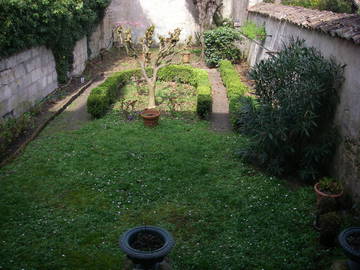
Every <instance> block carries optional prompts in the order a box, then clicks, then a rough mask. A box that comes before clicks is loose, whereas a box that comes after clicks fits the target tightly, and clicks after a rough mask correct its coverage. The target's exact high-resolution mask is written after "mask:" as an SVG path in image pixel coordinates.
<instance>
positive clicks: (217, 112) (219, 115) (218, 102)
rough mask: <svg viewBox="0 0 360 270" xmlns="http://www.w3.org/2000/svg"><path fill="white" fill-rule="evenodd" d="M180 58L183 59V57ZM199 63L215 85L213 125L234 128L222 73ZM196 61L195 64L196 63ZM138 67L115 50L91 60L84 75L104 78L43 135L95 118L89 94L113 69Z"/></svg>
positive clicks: (78, 125)
mask: <svg viewBox="0 0 360 270" xmlns="http://www.w3.org/2000/svg"><path fill="white" fill-rule="evenodd" d="M179 61H180V60H179ZM194 62H195V63H196V62H197V63H198V65H200V66H199V68H203V69H206V70H207V71H208V72H209V79H210V82H211V84H212V88H213V107H212V110H213V113H212V116H211V122H212V128H213V129H214V130H215V131H219V132H228V131H231V125H230V121H229V103H228V99H227V93H226V88H225V87H224V85H223V83H222V80H221V77H220V74H219V72H218V71H217V70H216V69H207V68H206V67H205V66H204V65H202V64H200V63H199V62H198V58H195V59H194ZM195 63H192V66H196V64H195ZM134 67H136V62H135V61H134V60H133V59H131V58H128V57H124V56H123V55H117V53H116V52H115V53H114V52H109V53H107V54H105V55H103V56H101V57H99V58H98V59H95V60H93V61H91V62H90V63H89V64H88V68H87V70H86V71H85V75H84V76H88V77H96V76H97V77H98V78H99V76H100V74H103V75H104V76H102V78H101V79H98V80H96V81H95V82H94V83H93V84H92V85H91V86H90V87H89V88H87V89H86V90H85V92H84V93H82V94H81V95H80V96H79V97H78V98H77V99H76V100H75V101H74V102H73V103H72V104H71V105H69V106H68V107H67V108H66V110H65V111H64V112H63V113H61V115H59V116H58V117H56V118H55V119H54V120H53V121H52V122H51V123H50V124H49V125H48V126H47V127H46V129H45V130H44V131H43V132H42V133H41V135H40V137H41V136H48V135H51V134H54V133H57V132H62V131H71V130H76V129H79V128H80V127H81V126H83V125H84V124H85V123H87V122H89V121H91V116H90V115H89V114H88V112H87V106H86V103H87V98H88V96H89V94H90V92H91V90H92V89H93V88H95V87H97V86H98V85H99V84H101V83H102V82H104V80H105V79H106V77H107V76H109V75H111V74H112V73H113V72H116V71H121V70H125V69H129V68H134ZM58 106H60V105H57V104H55V105H54V106H53V107H52V108H50V109H49V111H50V112H55V111H57V110H58V109H59V108H58Z"/></svg>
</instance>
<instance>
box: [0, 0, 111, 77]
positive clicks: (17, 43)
mask: <svg viewBox="0 0 360 270" xmlns="http://www.w3.org/2000/svg"><path fill="white" fill-rule="evenodd" d="M109 3H110V0H61V1H60V0H0V58H4V57H8V56H10V55H12V54H14V53H17V52H19V51H21V50H24V49H28V48H31V47H33V46H38V45H46V46H47V47H48V48H50V49H51V50H52V52H53V53H54V57H55V60H56V70H57V72H58V78H59V82H65V81H66V80H67V76H66V74H67V72H68V71H69V70H70V68H71V65H72V60H73V59H72V50H73V48H74V46H75V43H76V41H77V40H79V39H81V38H82V37H83V36H84V35H88V34H89V33H91V31H92V29H93V28H94V27H95V25H96V24H97V23H98V22H99V21H100V20H101V19H102V17H103V16H104V13H105V9H106V7H107V6H108V4H109Z"/></svg>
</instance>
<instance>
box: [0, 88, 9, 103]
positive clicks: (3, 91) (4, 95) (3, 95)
mask: <svg viewBox="0 0 360 270" xmlns="http://www.w3.org/2000/svg"><path fill="white" fill-rule="evenodd" d="M10 97H11V88H10V86H9V85H4V86H2V87H1V86H0V100H4V99H9V98H10Z"/></svg>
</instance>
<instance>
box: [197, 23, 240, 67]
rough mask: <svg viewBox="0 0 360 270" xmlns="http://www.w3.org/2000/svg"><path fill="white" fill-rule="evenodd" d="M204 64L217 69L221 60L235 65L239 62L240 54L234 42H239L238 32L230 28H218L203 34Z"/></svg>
mask: <svg viewBox="0 0 360 270" xmlns="http://www.w3.org/2000/svg"><path fill="white" fill-rule="evenodd" d="M204 40H205V62H206V64H207V65H208V66H209V67H217V66H218V65H219V62H220V61H221V60H224V59H227V60H230V61H231V62H233V63H235V62H238V61H239V60H240V56H241V52H240V50H239V49H238V48H236V46H235V44H234V42H235V41H236V40H240V34H239V32H238V31H237V30H236V29H234V28H231V27H218V28H216V29H213V30H209V31H206V32H205V33H204Z"/></svg>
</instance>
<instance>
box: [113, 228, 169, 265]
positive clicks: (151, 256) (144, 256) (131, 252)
mask: <svg viewBox="0 0 360 270" xmlns="http://www.w3.org/2000/svg"><path fill="white" fill-rule="evenodd" d="M141 233H147V234H150V235H152V236H154V237H156V238H157V239H160V241H161V246H160V247H159V248H157V249H155V250H151V251H143V250H139V249H136V248H134V247H133V246H134V242H135V241H136V238H137V236H138V235H139V234H141ZM174 244H175V241H174V239H173V237H172V235H171V234H170V233H169V232H168V231H167V230H165V229H162V228H159V227H154V226H141V227H136V228H133V229H130V230H129V231H127V232H125V233H124V234H123V235H122V236H121V238H120V248H121V249H122V251H123V252H124V253H125V254H126V255H127V257H128V258H129V259H130V260H131V261H132V262H133V263H134V265H136V268H137V269H138V268H139V269H144V270H155V269H158V266H159V264H160V263H161V262H162V261H163V260H164V258H165V256H166V255H168V254H169V253H170V251H171V249H172V248H173V246H174Z"/></svg>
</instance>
